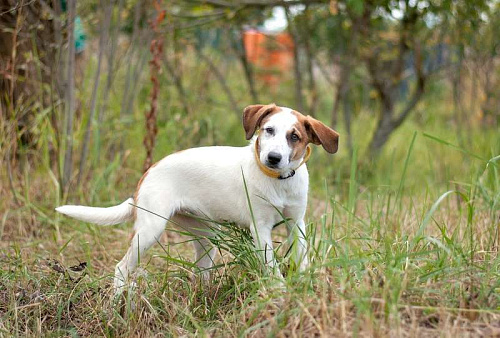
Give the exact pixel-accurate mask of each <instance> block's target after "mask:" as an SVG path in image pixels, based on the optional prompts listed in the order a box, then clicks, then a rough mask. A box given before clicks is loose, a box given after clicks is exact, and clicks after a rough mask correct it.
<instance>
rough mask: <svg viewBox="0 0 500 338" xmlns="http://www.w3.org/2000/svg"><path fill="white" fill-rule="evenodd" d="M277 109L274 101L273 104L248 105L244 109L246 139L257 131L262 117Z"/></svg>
mask: <svg viewBox="0 0 500 338" xmlns="http://www.w3.org/2000/svg"><path fill="white" fill-rule="evenodd" d="M275 109H276V105H275V104H274V103H271V104H267V105H264V104H254V105H251V106H248V107H246V108H245V110H244V111H243V128H245V133H246V139H247V140H250V139H251V138H252V136H253V134H255V131H256V130H257V128H258V127H259V126H260V123H261V122H262V119H264V117H266V116H267V115H269V114H270V113H271V112H272V111H273V110H275Z"/></svg>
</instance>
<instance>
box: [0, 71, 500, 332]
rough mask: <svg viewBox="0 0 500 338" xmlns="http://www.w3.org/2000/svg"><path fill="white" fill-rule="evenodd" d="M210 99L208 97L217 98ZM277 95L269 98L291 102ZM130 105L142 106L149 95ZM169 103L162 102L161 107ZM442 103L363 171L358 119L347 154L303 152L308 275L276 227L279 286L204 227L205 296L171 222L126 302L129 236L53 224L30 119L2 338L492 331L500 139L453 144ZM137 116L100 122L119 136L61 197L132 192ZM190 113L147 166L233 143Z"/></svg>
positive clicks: (211, 119) (496, 319)
mask: <svg viewBox="0 0 500 338" xmlns="http://www.w3.org/2000/svg"><path fill="white" fill-rule="evenodd" d="M199 72H200V73H203V72H202V71H201V70H200V71H199ZM193 78H196V77H195V76H193ZM193 81H194V80H193ZM235 81H236V80H235ZM186 86H187V87H188V88H190V87H189V86H190V84H187V85H186ZM192 86H193V88H194V87H196V85H195V84H194V83H193V84H192ZM167 87H168V86H167ZM240 87H242V88H244V87H243V86H241V85H240ZM85 90H86V89H85V88H84V89H83V91H82V93H81V95H82V97H84V96H85V95H84V94H85ZM207 90H208V91H209V94H207V95H209V96H213V97H216V93H217V88H207ZM287 92H292V91H286V90H283V93H278V94H276V95H278V96H279V95H281V96H279V97H278V98H280V99H281V100H283V101H285V102H286V101H287V97H286V94H284V93H287ZM170 94H172V93H170ZM141 95H142V96H141ZM172 95H174V94H172ZM262 95H265V94H262ZM139 97H140V98H139V102H138V105H139V107H143V106H144V105H145V104H146V102H147V97H146V96H145V95H143V94H142V92H141V93H140V94H139ZM141 97H142V98H141ZM167 97H168V96H167ZM265 99H267V100H265V101H274V100H271V99H270V98H265ZM276 101H278V102H277V103H279V100H277V99H276ZM172 102H174V103H172ZM175 102H176V101H175V97H174V98H172V100H171V101H165V102H164V105H165V107H166V109H167V111H168V108H169V107H170V106H172V105H174V104H175ZM446 102H448V100H447V98H445V97H443V98H439V100H434V101H433V100H431V99H429V100H427V101H426V102H424V104H423V105H422V107H421V108H420V109H425V110H426V112H427V113H428V114H429V116H433V117H432V118H429V120H428V121H426V122H425V123H423V124H422V123H421V122H419V121H418V119H416V118H414V119H412V120H409V121H408V122H406V123H405V124H404V125H403V127H402V128H401V129H400V130H398V131H397V132H396V133H395V134H394V135H393V136H392V138H391V140H390V142H389V143H388V144H387V147H386V148H385V150H384V152H383V153H382V154H381V155H380V157H379V158H378V159H377V161H375V162H369V161H367V160H366V153H365V150H364V149H365V148H366V143H367V136H366V135H368V134H369V133H368V132H367V130H370V128H372V126H373V119H372V116H371V115H369V114H368V113H365V112H362V113H361V114H360V115H359V116H357V117H356V118H355V120H354V123H353V126H354V130H353V139H354V140H355V148H354V152H353V153H352V154H349V153H348V151H347V150H346V149H345V148H341V150H340V151H339V154H338V155H336V156H334V157H331V156H328V155H326V154H324V152H323V151H321V149H320V148H315V149H314V152H313V155H312V158H311V161H310V162H309V163H308V166H309V171H310V173H311V189H310V200H309V207H308V214H307V219H306V222H307V223H308V227H307V231H308V241H309V247H310V249H309V259H310V261H311V266H310V268H309V269H308V270H307V271H305V272H303V273H300V272H298V271H295V269H294V268H293V267H292V266H291V264H290V262H289V256H290V255H289V252H288V249H287V245H286V243H285V231H284V229H283V228H284V226H281V227H278V228H277V229H276V230H275V236H274V240H275V241H276V242H277V247H278V249H277V251H278V257H279V260H280V264H281V270H282V271H283V272H284V276H285V282H284V284H285V287H283V286H281V285H280V284H279V283H277V282H276V279H275V278H273V277H272V276H269V275H267V274H266V272H265V271H262V269H261V266H260V264H259V258H258V256H257V255H256V254H255V250H254V249H253V246H252V242H251V239H250V237H249V233H248V231H246V230H241V229H238V228H235V227H233V226H231V225H230V224H223V225H221V230H214V231H216V232H217V236H216V237H215V238H214V239H213V244H214V245H215V246H216V247H217V249H218V250H219V252H220V254H221V255H220V258H219V259H218V261H217V266H216V268H215V269H214V270H213V272H212V279H213V280H212V282H211V283H210V284H206V285H204V284H203V283H201V281H200V279H199V278H198V275H199V271H197V270H196V268H194V267H193V259H192V256H193V254H194V252H193V250H192V249H191V247H190V239H189V238H188V237H186V236H184V233H182V232H180V231H178V230H175V228H172V227H171V226H169V227H168V228H167V231H166V232H165V234H164V238H163V239H162V241H161V245H156V246H155V247H154V248H153V249H152V250H150V254H149V255H147V256H146V257H145V259H144V260H143V261H142V262H141V268H142V269H141V271H139V272H138V273H137V276H136V280H137V283H138V287H137V289H136V292H133V293H128V294H126V295H125V296H124V297H123V298H121V299H119V300H117V299H115V298H114V297H113V295H112V289H111V284H112V273H113V270H114V265H115V264H116V262H117V261H118V260H119V259H121V257H122V256H123V255H124V253H125V251H126V249H127V246H128V241H127V240H126V239H127V238H128V236H129V234H130V233H131V232H132V229H131V225H130V224H124V225H120V226H115V227H99V226H94V225H90V224H86V223H82V222H78V221H74V220H71V219H68V218H63V217H62V216H60V215H57V214H55V213H54V211H53V208H54V207H55V206H56V205H60V204H61V203H62V200H63V197H61V196H60V194H59V187H58V184H57V179H56V176H57V175H56V174H55V173H56V172H57V170H56V169H55V168H54V165H52V164H51V161H50V151H51V150H50V142H51V141H50V140H52V139H53V138H54V135H53V132H54V131H53V130H51V129H50V125H49V123H48V122H47V121H48V120H47V117H46V116H45V117H44V116H42V117H40V118H39V119H38V120H37V125H36V126H34V127H36V128H38V130H39V132H40V133H41V135H42V140H43V142H41V143H40V145H39V149H37V153H36V154H35V160H26V161H24V162H23V165H22V166H19V167H18V168H21V169H19V172H18V175H17V176H16V182H15V188H16V191H17V193H16V196H17V199H18V200H19V204H16V202H15V201H14V199H13V198H12V193H11V191H10V189H9V183H8V182H9V181H8V177H7V175H6V174H4V173H1V174H0V179H1V180H0V183H1V184H0V189H1V191H2V196H6V197H5V198H3V199H2V201H1V202H0V203H1V204H0V214H1V215H2V216H1V217H0V239H1V241H0V247H1V251H0V336H11V335H16V336H21V335H25V336H42V335H43V336H61V335H64V336H82V335H93V336H96V335H98V336H123V335H125V336H138V335H140V336H152V335H157V334H159V333H161V334H162V335H166V336H204V335H207V336H259V337H260V336H274V335H277V336H292V335H294V336H304V337H305V336H307V337H308V336H311V335H324V336H346V335H348V336H388V335H391V336H414V337H416V336H419V337H420V336H455V335H459V336H473V335H474V336H475V335H484V336H493V335H498V333H499V332H500V293H499V291H500V278H499V277H500V276H499V275H500V258H499V255H498V248H499V241H500V234H499V218H500V208H499V205H500V179H499V165H500V158H499V157H498V154H499V153H500V148H499V146H500V138H499V137H500V136H499V135H498V130H495V129H487V128H486V129H484V128H482V127H480V126H475V125H472V126H471V128H470V130H469V133H470V139H471V140H474V142H472V143H467V144H465V145H460V143H459V142H458V141H459V140H458V139H457V138H456V136H455V132H454V130H453V128H449V127H448V126H447V123H448V121H449V118H450V117H449V115H448V113H447V105H446ZM328 104H329V103H328V102H322V103H321V105H322V106H325V107H328ZM118 106H119V105H117V107H115V109H118V108H119V107H118ZM112 109H113V108H112ZM141 109H142V108H141ZM143 110H144V109H142V111H143ZM140 111H141V110H140V109H138V112H137V113H136V115H134V116H133V117H127V118H128V119H132V120H134V121H135V122H137V123H132V124H129V126H130V128H131V129H130V130H122V129H121V128H122V127H123V126H121V124H120V123H117V122H116V120H110V121H108V122H107V124H105V125H104V126H103V128H104V130H111V131H115V132H110V133H103V134H102V137H101V142H102V144H100V145H99V147H100V148H101V149H103V151H102V154H101V155H99V156H97V155H96V154H93V155H91V156H92V158H91V159H90V160H89V162H92V163H96V165H95V166H94V167H93V168H92V171H91V175H89V177H88V178H87V179H86V181H85V182H84V183H83V187H82V188H81V189H77V190H75V191H74V192H72V194H71V196H70V200H71V202H72V203H78V202H81V203H82V204H92V205H114V204H116V203H117V202H119V201H122V200H123V199H124V198H126V197H127V196H129V195H130V194H131V192H132V191H133V190H134V188H135V184H136V182H137V180H138V179H139V177H140V172H139V170H138V169H137V168H140V167H141V165H140V164H141V162H142V158H141V156H142V146H141V139H142V124H141V123H142V122H141V121H142V120H141V116H140V114H139V113H140ZM195 111H200V113H199V116H198V115H196V116H193V117H181V118H180V120H179V119H177V120H176V118H175V117H174V116H173V115H172V116H171V117H172V119H167V118H164V119H160V128H159V129H160V130H159V136H158V145H157V148H156V156H157V158H161V157H163V156H164V155H165V154H167V153H170V152H172V151H174V150H176V149H179V148H182V147H189V146H196V145H206V144H213V143H217V144H236V145H240V144H244V141H243V136H242V135H243V133H242V130H241V127H240V126H239V121H238V120H237V119H236V118H235V117H234V116H232V115H231V116H229V117H228V116H227V114H226V113H225V109H224V108H223V107H220V106H219V105H218V104H214V109H213V112H212V114H210V116H207V115H206V114H205V115H203V114H202V113H201V111H202V109H195ZM325 111H327V110H326V108H325ZM416 113H418V114H421V112H416ZM196 114H198V113H196ZM418 114H416V115H418ZM233 118H234V119H233ZM320 118H323V119H324V120H325V121H326V120H327V117H326V115H325V116H320ZM83 120H84V119H83ZM83 120H82V121H80V123H79V124H78V125H77V131H76V139H77V140H79V139H81V135H82V129H81V126H83V125H84V121H83ZM194 121H198V122H199V123H200V124H199V125H198V126H199V128H198V129H197V130H198V132H196V130H195V129H196V128H195V124H194ZM200 121H201V122H200ZM222 121H225V123H222ZM129 122H130V121H129ZM139 122H141V123H139ZM111 124H114V125H113V126H111ZM179 124H180V125H182V126H183V129H182V130H181V131H180V132H179V130H178V129H179V128H177V127H176V126H178V125H179ZM193 126H194V127H193ZM217 126H220V127H221V130H219V129H218V128H216V127H217ZM340 132H341V134H342V130H340ZM123 135H129V136H130V137H128V138H127V142H128V143H127V144H126V145H125V147H126V149H127V151H125V152H124V153H123V154H121V155H118V156H114V157H107V156H105V155H103V154H108V153H109V152H110V149H113V148H112V147H111V146H110V144H113V143H116V140H119V139H120V138H121V137H122V136H123ZM191 135H196V138H194V139H190V137H191ZM77 145H78V142H77ZM127 154H129V155H127ZM82 263H86V266H84V265H83V264H82ZM74 270H76V271H74Z"/></svg>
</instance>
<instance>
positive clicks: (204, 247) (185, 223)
mask: <svg viewBox="0 0 500 338" xmlns="http://www.w3.org/2000/svg"><path fill="white" fill-rule="evenodd" d="M172 220H173V223H174V224H175V225H176V226H178V227H180V228H182V229H183V230H184V231H186V232H188V233H189V234H190V235H192V236H193V246H194V249H195V251H196V257H195V259H196V261H195V263H196V265H197V266H198V269H199V270H200V272H201V277H202V278H203V279H205V280H208V279H209V278H210V269H211V268H212V267H213V266H214V259H215V255H216V253H217V251H216V250H215V248H214V246H213V245H212V243H211V242H210V240H209V239H208V237H211V236H213V235H214V233H213V231H211V229H210V226H209V225H207V224H205V223H204V222H203V221H200V220H198V219H196V218H195V217H193V216H188V215H182V214H178V215H175V216H174V217H172Z"/></svg>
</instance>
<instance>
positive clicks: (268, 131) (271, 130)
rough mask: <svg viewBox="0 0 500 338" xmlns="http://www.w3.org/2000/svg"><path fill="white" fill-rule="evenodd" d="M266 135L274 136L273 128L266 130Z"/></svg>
mask: <svg viewBox="0 0 500 338" xmlns="http://www.w3.org/2000/svg"><path fill="white" fill-rule="evenodd" d="M266 133H268V134H271V135H272V134H274V128H271V127H268V128H266Z"/></svg>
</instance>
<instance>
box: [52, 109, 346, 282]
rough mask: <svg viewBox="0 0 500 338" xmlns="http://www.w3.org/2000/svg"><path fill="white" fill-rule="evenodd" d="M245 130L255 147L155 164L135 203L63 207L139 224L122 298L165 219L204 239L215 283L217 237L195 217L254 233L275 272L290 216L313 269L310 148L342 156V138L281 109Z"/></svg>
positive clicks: (247, 116)
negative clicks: (275, 237)
mask: <svg viewBox="0 0 500 338" xmlns="http://www.w3.org/2000/svg"><path fill="white" fill-rule="evenodd" d="M243 126H244V128H245V132H246V138H247V140H249V139H251V138H252V137H253V136H254V134H255V133H256V132H257V131H258V130H260V132H259V133H258V135H257V137H255V138H254V140H253V141H252V142H250V144H249V145H248V146H246V147H202V148H192V149H188V150H184V151H180V152H177V153H174V154H171V155H169V156H167V157H165V158H164V159H162V160H161V161H159V162H158V163H156V164H154V165H153V166H152V167H151V168H150V169H149V170H148V171H147V172H146V173H145V174H144V176H143V177H142V178H141V180H140V181H139V184H138V186H137V190H136V193H135V195H134V197H133V198H132V197H131V198H129V199H128V200H126V201H125V202H123V203H122V204H120V205H117V206H114V207H109V208H93V207H85V206H73V205H65V206H61V207H58V208H56V210H57V211H58V212H60V213H63V214H65V215H68V216H71V217H73V218H76V219H79V220H82V221H86V222H91V223H97V224H102V225H111V224H118V223H122V222H125V221H129V220H132V219H134V218H135V224H134V230H135V233H134V235H133V237H132V241H131V245H130V248H129V249H128V251H127V253H126V255H125V257H123V259H122V260H121V261H120V262H119V263H118V264H117V265H116V269H115V279H114V283H115V288H116V290H117V291H120V289H122V287H123V286H124V285H125V283H126V281H127V278H128V277H129V275H130V274H131V273H132V272H133V271H134V270H135V268H136V266H137V262H138V259H139V255H141V254H143V253H144V252H145V251H146V250H147V249H149V248H150V247H151V246H152V245H153V244H154V243H155V242H156V241H158V240H159V239H160V236H161V235H162V232H163V230H164V228H165V225H166V221H165V219H164V218H167V219H170V220H172V221H173V222H174V223H175V224H179V225H180V226H181V227H182V228H183V229H186V230H188V231H190V232H191V233H193V234H194V235H196V236H200V237H199V238H198V239H197V240H195V241H193V243H194V247H195V249H196V263H197V265H198V267H199V268H200V269H202V270H203V271H204V277H207V275H208V273H209V269H210V268H211V267H212V266H213V262H214V256H215V249H214V248H213V247H212V245H211V243H210V240H209V239H207V238H206V237H207V236H210V235H211V233H210V231H209V229H208V228H207V225H205V224H203V222H200V221H199V220H197V219H196V218H193V217H189V216H188V214H193V215H197V216H199V217H203V218H209V219H211V220H214V221H224V222H227V221H229V222H234V223H236V224H238V225H239V226H243V227H249V228H250V231H251V234H252V236H253V238H254V241H255V244H256V246H257V249H258V250H259V251H260V252H261V253H262V254H263V257H264V262H265V263H266V264H267V265H268V266H270V267H272V268H276V262H275V260H274V257H273V244H272V241H271V230H272V229H273V225H274V224H276V223H278V222H279V221H281V220H282V216H281V215H283V216H284V217H285V218H287V219H290V221H289V222H287V223H288V224H289V225H290V226H289V227H288V234H289V236H290V237H291V238H292V240H293V241H294V242H295V243H297V248H296V249H295V251H294V255H293V256H292V258H293V260H294V261H295V262H296V264H297V265H298V266H299V268H300V269H301V270H303V269H304V268H305V267H307V265H308V259H307V255H306V249H307V248H306V246H307V245H306V239H305V238H304V236H305V233H306V229H305V223H304V214H305V211H306V204H307V190H308V186H309V175H308V172H307V168H306V166H305V165H303V164H304V163H305V162H306V161H307V159H308V158H309V154H310V148H309V143H313V144H321V145H322V146H323V148H324V149H325V150H326V151H327V152H329V153H335V152H336V151H337V148H338V139H339V134H338V133H337V132H335V131H334V130H332V129H330V128H328V127H327V126H325V125H324V124H323V123H321V122H319V121H318V120H316V119H314V118H312V117H310V116H304V115H302V114H300V113H299V112H297V111H294V110H292V109H290V108H285V107H278V106H276V105H274V104H269V105H252V106H249V107H247V108H245V111H244V113H243ZM244 180H245V182H246V185H247V189H248V195H247V193H246V191H245V186H244ZM249 202H250V205H249ZM136 206H137V207H136ZM250 206H251V209H252V212H251V211H250ZM278 211H279V212H278ZM280 213H281V215H280ZM155 214H156V215H155ZM158 215H161V216H162V217H164V218H162V217H158ZM252 215H253V217H252Z"/></svg>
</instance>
